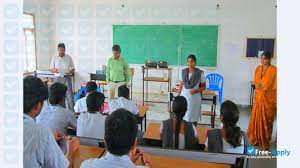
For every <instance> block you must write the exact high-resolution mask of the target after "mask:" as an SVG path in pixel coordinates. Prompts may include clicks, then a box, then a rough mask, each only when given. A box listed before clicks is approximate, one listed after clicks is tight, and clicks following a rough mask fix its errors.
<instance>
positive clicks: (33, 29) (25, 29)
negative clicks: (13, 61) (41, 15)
mask: <svg viewBox="0 0 300 168" xmlns="http://www.w3.org/2000/svg"><path fill="white" fill-rule="evenodd" d="M23 14H25V15H31V16H32V18H33V28H24V27H23V26H22V27H23V34H24V37H25V39H24V40H25V42H24V44H25V56H26V60H25V61H26V65H27V47H26V46H27V45H26V41H27V40H26V34H25V33H26V31H28V30H29V31H31V32H33V33H34V50H35V51H34V55H35V70H34V71H36V70H37V53H36V52H37V51H36V29H35V28H36V26H35V16H34V14H33V13H28V12H23ZM25 68H26V67H25ZM25 71H26V69H25Z"/></svg>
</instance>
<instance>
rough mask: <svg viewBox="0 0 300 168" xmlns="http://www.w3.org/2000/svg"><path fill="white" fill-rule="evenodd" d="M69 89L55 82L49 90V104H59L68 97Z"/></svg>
mask: <svg viewBox="0 0 300 168" xmlns="http://www.w3.org/2000/svg"><path fill="white" fill-rule="evenodd" d="M67 90H68V87H67V86H66V85H65V84H62V83H58V82H55V83H53V84H52V85H51V86H50V88H49V103H50V104H52V105H56V104H59V103H60V102H61V101H62V100H63V99H64V98H65V96H66V93H67Z"/></svg>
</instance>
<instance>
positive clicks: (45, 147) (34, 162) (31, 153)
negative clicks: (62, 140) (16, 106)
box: [23, 114, 69, 168]
mask: <svg viewBox="0 0 300 168" xmlns="http://www.w3.org/2000/svg"><path fill="white" fill-rule="evenodd" d="M68 166H69V161H68V160H67V158H66V157H65V155H64V154H63V152H62V151H61V150H60V148H59V146H58V145H57V143H56V141H55V139H54V136H53V133H52V132H51V130H50V129H49V128H44V127H41V126H39V125H37V124H36V123H35V120H34V119H33V118H31V117H30V116H28V115H26V114H23V167H24V168H37V167H43V168H54V167H55V168H67V167H68Z"/></svg>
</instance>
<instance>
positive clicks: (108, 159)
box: [80, 152, 136, 168]
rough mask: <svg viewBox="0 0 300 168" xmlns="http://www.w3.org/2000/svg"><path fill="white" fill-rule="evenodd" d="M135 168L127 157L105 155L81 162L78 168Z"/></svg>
mask: <svg viewBox="0 0 300 168" xmlns="http://www.w3.org/2000/svg"><path fill="white" fill-rule="evenodd" d="M102 167H105V168H120V167H122V168H136V166H135V164H134V163H133V162H132V161H131V160H130V158H129V156H128V155H123V156H116V155H113V154H111V153H109V152H108V153H107V154H106V155H105V156H103V157H101V158H99V159H88V160H85V161H84V162H82V164H81V166H80V168H102Z"/></svg>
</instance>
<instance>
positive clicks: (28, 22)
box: [23, 13, 36, 72]
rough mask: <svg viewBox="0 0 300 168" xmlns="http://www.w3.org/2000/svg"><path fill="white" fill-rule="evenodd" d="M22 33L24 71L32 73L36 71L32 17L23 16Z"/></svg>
mask: <svg viewBox="0 0 300 168" xmlns="http://www.w3.org/2000/svg"><path fill="white" fill-rule="evenodd" d="M23 31H24V41H25V43H24V44H25V48H24V52H25V53H24V57H25V58H24V71H25V72H33V71H35V70H36V49H35V25H34V15H32V14H27V13H24V14H23Z"/></svg>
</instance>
